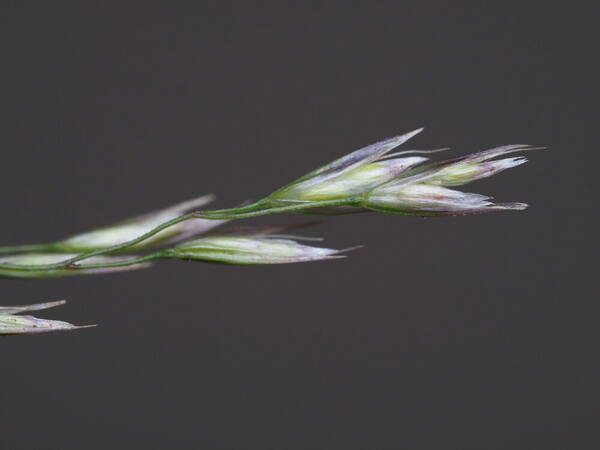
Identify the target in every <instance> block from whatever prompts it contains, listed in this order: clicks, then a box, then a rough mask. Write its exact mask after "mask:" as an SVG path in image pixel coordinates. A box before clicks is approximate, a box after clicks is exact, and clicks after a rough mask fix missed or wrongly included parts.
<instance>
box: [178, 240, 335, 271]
mask: <svg viewBox="0 0 600 450" xmlns="http://www.w3.org/2000/svg"><path fill="white" fill-rule="evenodd" d="M340 253H341V251H340V250H334V249H330V248H322V247H313V246H309V245H304V244H300V243H298V242H296V241H294V240H292V239H287V238H284V237H277V236H265V235H259V236H212V237H205V238H200V239H196V240H194V241H191V242H187V243H185V244H183V245H180V246H178V247H175V248H174V249H172V250H169V251H168V252H167V255H168V256H170V257H172V258H177V259H193V260H200V261H208V262H215V263H223V264H240V265H248V264H285V263H296V262H306V261H317V260H321V259H332V258H342V257H343V256H342V255H340Z"/></svg>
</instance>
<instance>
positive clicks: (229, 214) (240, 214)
mask: <svg viewBox="0 0 600 450" xmlns="http://www.w3.org/2000/svg"><path fill="white" fill-rule="evenodd" d="M358 201H359V198H354V197H352V198H348V199H342V200H327V201H321V202H307V203H301V204H296V205H289V206H278V207H270V206H269V203H270V202H269V200H268V199H263V200H259V201H258V202H256V203H253V204H252V205H248V206H243V207H241V208H231V209H221V210H214V211H198V212H192V213H189V214H184V215H183V216H179V217H176V218H175V219H171V220H169V221H168V222H165V223H163V224H161V225H159V226H157V227H156V228H153V229H152V230H150V231H148V232H147V233H145V234H142V235H141V236H138V237H137V238H135V239H132V240H130V241H126V242H123V243H121V244H118V245H113V246H111V247H106V248H101V249H98V250H94V251H91V252H86V253H82V254H80V255H77V256H74V257H73V258H70V259H67V260H65V261H61V262H58V263H54V264H37V265H20V264H1V263H0V268H2V269H11V270H23V271H39V270H64V269H74V270H78V269H101V268H107V267H123V266H128V265H132V264H137V263H139V262H145V261H149V260H152V259H157V258H160V257H164V256H165V254H164V252H159V253H154V254H151V255H147V256H142V257H139V258H135V259H132V260H127V261H121V262H114V263H103V264H93V265H79V264H77V263H78V262H80V261H83V260H85V259H88V258H92V257H94V256H100V255H106V254H109V253H113V252H117V251H119V250H123V249H126V248H129V247H131V246H133V245H136V244H139V243H140V242H142V241H145V240H146V239H149V238H151V237H152V236H154V235H156V234H158V233H160V232H161V231H163V230H165V229H166V228H169V227H171V226H173V225H176V224H178V223H181V222H185V221H186V220H190V219H195V218H202V219H209V220H236V219H247V218H250V217H257V216H263V215H267V214H277V213H283V212H296V211H302V210H304V209H312V208H319V207H325V206H351V205H356V204H357V203H358ZM48 245H52V244H48ZM32 247H36V248H37V249H40V248H41V247H42V246H32ZM146 258H148V259H146Z"/></svg>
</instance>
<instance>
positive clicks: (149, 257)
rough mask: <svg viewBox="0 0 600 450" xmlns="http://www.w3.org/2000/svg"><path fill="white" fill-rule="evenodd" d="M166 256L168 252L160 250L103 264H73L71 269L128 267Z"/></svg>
mask: <svg viewBox="0 0 600 450" xmlns="http://www.w3.org/2000/svg"><path fill="white" fill-rule="evenodd" d="M164 257H166V252H164V251H160V252H156V253H152V254H150V255H145V256H140V257H137V258H132V259H126V260H124V261H116V262H112V263H101V264H76V263H75V264H71V265H70V266H69V270H90V269H108V268H111V267H126V266H133V265H134V264H141V263H145V262H148V261H154V260H155V259H159V258H164Z"/></svg>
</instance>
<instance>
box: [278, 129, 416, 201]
mask: <svg viewBox="0 0 600 450" xmlns="http://www.w3.org/2000/svg"><path fill="white" fill-rule="evenodd" d="M422 130H423V129H422V128H420V129H418V130H414V131H411V132H410V133H406V134H403V135H401V136H396V137H393V138H390V139H386V140H384V141H381V142H377V143H375V144H371V145H369V146H367V147H364V148H361V149H359V150H356V151H354V152H352V153H350V154H349V155H346V156H344V157H342V158H339V159H337V160H335V161H333V162H331V163H329V164H327V165H325V166H323V167H320V168H319V169H316V170H314V171H312V172H310V173H308V174H307V175H305V176H303V177H301V178H299V179H297V180H295V181H293V182H292V183H290V184H288V185H286V186H284V187H282V188H280V189H278V190H277V191H275V192H273V193H272V194H271V195H270V196H269V197H268V198H269V199H270V200H271V202H272V203H273V204H276V205H281V204H286V203H290V202H292V203H293V202H298V201H304V202H309V201H315V200H314V199H315V198H319V199H338V198H343V197H346V196H352V195H355V194H357V193H362V192H363V191H364V189H368V188H370V187H373V183H383V182H385V181H386V180H388V179H390V178H391V177H394V176H396V175H397V174H398V173H399V171H401V170H405V169H406V168H407V167H409V166H410V163H411V162H409V161H406V162H402V161H401V160H388V161H380V160H381V159H382V158H384V157H385V155H386V154H387V153H389V152H390V151H391V150H393V149H394V148H396V147H398V146H399V145H401V144H403V143H404V142H406V141H407V140H409V139H410V138H411V137H413V136H415V135H416V134H418V133H420V132H421V131H422ZM402 159H405V158H402ZM377 161H380V162H379V163H377ZM421 161H423V159H422V158H421V159H419V161H418V162H421ZM372 163H373V164H372ZM416 163H417V162H415V161H414V160H413V161H412V164H416ZM361 169H363V170H361Z"/></svg>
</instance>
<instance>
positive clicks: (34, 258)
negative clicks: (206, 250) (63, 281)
mask: <svg viewBox="0 0 600 450" xmlns="http://www.w3.org/2000/svg"><path fill="white" fill-rule="evenodd" d="M75 256H77V254H75V253H22V254H18V255H10V256H2V257H0V264H11V265H20V266H29V265H46V264H57V263H60V262H61V261H67V260H69V259H71V258H73V257H75ZM133 258H135V256H134V255H128V256H106V255H102V256H94V257H92V258H88V259H86V260H85V262H82V263H80V264H78V267H79V268H78V269H76V270H75V269H54V270H19V269H13V268H7V267H0V278H54V277H63V276H68V275H85V274H97V273H110V272H122V271H126V270H136V269H143V268H145V267H149V266H150V265H151V263H149V262H146V263H139V264H132V265H130V266H124V267H107V268H102V269H86V268H85V266H86V265H92V264H110V263H116V262H122V261H127V260H129V259H133Z"/></svg>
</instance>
